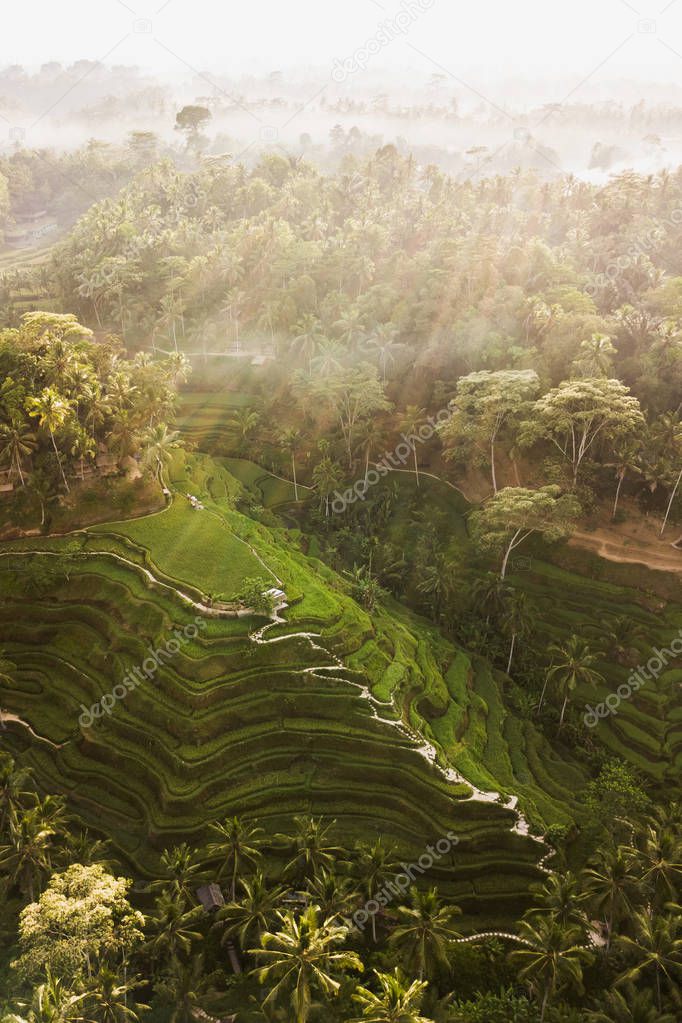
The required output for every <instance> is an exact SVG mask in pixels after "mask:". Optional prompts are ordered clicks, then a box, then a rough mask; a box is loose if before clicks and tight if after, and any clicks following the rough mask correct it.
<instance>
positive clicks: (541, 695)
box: [536, 675, 549, 714]
mask: <svg viewBox="0 0 682 1023" xmlns="http://www.w3.org/2000/svg"><path fill="white" fill-rule="evenodd" d="M548 682H549V675H546V676H545V684H544V686H543V687H542V692H541V693H540V702H539V703H538V708H537V712H536V713H538V714H539V713H540V711H541V710H542V705H543V703H544V702H545V693H546V692H547V683H548Z"/></svg>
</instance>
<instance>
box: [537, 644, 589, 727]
mask: <svg viewBox="0 0 682 1023" xmlns="http://www.w3.org/2000/svg"><path fill="white" fill-rule="evenodd" d="M548 651H549V653H550V654H551V656H552V666H551V667H550V668H549V670H548V671H547V676H546V679H545V685H544V687H543V690H542V694H541V696H540V703H539V705H538V710H540V708H541V707H542V702H543V699H544V695H545V690H546V688H547V684H548V683H549V682H553V683H556V686H557V690H558V693H559V695H560V696H563V704H562V707H561V715H560V718H559V730H560V729H561V727H562V725H563V723H564V715H565V713H566V707H567V705H568V701H569V699H570V698H571V694H572V693H573V692H575V689H576V688H577V686H578V685H580V684H582V683H589V684H590V685H591V686H596V685H597V684H598V683H599V682H603V681H604V676H603V675H601V674H600V673H599V672H598V671H596V670H595V669H594V668H593V665H594V664H595V663H596V662H597V660H598V658H599V656H600V655H599V654H598V653H595V652H593V651H592V649H591V648H590V645H589V643H586V642H585V640H584V639H581V638H580V637H579V636H575V635H573V636H569V638H568V639H567V640H564V641H562V642H559V643H551V644H550V646H549V647H548Z"/></svg>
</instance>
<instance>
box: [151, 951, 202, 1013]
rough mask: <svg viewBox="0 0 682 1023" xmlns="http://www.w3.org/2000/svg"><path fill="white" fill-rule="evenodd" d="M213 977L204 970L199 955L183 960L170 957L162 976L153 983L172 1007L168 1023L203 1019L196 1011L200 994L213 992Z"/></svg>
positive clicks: (198, 1006)
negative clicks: (164, 973)
mask: <svg viewBox="0 0 682 1023" xmlns="http://www.w3.org/2000/svg"><path fill="white" fill-rule="evenodd" d="M214 980H215V974H206V972H205V969H204V956H203V954H201V953H197V954H196V955H193V956H192V957H191V958H190V959H188V960H187V961H186V962H184V961H183V960H181V959H178V958H174V959H172V960H171V963H170V968H169V970H168V973H167V975H166V977H165V978H164V980H163V981H162V982H161V984H159V985H157V988H160V993H161V995H162V997H163V998H164V1000H168V1001H169V1002H170V1004H171V1006H172V1009H171V1013H170V1016H169V1023H196V1020H197V1019H198V1018H203V1017H202V1016H201V1015H200V1014H199V1013H198V1012H197V1010H198V1009H201V1005H200V1003H201V999H202V997H204V996H206V995H211V994H212V993H213V992H214V990H215V989H214Z"/></svg>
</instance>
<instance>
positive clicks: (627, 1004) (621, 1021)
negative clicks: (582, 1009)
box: [585, 984, 676, 1023]
mask: <svg viewBox="0 0 682 1023" xmlns="http://www.w3.org/2000/svg"><path fill="white" fill-rule="evenodd" d="M585 1019H586V1020H587V1023H676V1017H675V1016H674V1015H673V1014H672V1013H671V1012H664V1013H660V1012H659V1011H658V1009H657V1008H656V1005H655V1004H654V996H653V992H652V991H646V990H645V991H638V990H637V988H636V987H635V986H634V984H627V985H626V986H625V988H624V991H618V990H613V991H606V992H605V993H604V995H603V996H602V998H601V999H600V1000H599V1007H598V1008H597V1009H588V1010H587V1013H586V1015H585Z"/></svg>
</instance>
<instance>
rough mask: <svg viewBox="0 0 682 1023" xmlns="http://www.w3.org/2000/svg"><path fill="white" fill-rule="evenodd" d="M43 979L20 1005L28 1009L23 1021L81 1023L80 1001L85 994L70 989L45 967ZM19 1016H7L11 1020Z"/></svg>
mask: <svg viewBox="0 0 682 1023" xmlns="http://www.w3.org/2000/svg"><path fill="white" fill-rule="evenodd" d="M45 973H46V977H45V981H44V982H43V983H42V984H39V985H38V986H37V987H36V988H35V990H34V992H33V997H32V999H31V1001H30V1002H29V1003H25V1004H23V1005H20V1008H21V1009H22V1010H25V1009H28V1015H27V1017H26V1021H25V1023H81V1021H82V1020H83V1008H82V1004H81V1003H82V1002H83V1000H84V998H85V997H86V995H85V994H84V993H83V992H81V993H80V994H76V993H75V992H74V991H71V990H70V989H69V988H68V987H67V985H66V984H65V982H64V981H63V980H61V979H60V978H59V977H55V976H53V974H52V972H51V971H50V968H49V967H47V969H46V971H45ZM15 1019H19V1020H20V1023H24V1021H23V1020H21V1019H20V1017H12V1016H10V1017H9V1020H11V1021H12V1023H13V1021H14V1020H15Z"/></svg>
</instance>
